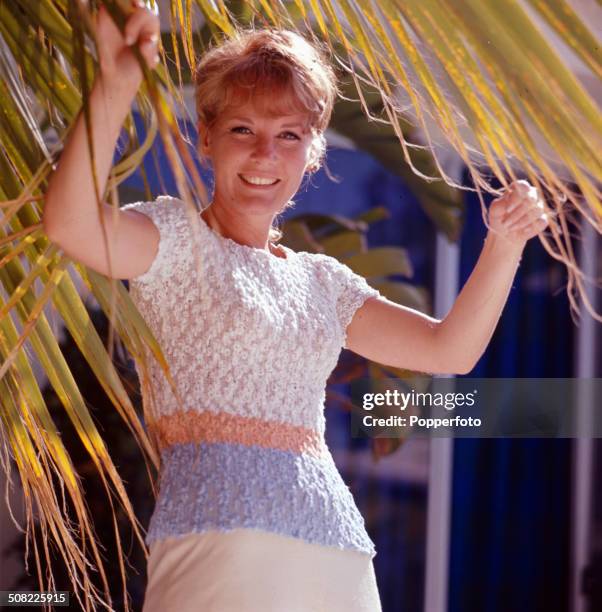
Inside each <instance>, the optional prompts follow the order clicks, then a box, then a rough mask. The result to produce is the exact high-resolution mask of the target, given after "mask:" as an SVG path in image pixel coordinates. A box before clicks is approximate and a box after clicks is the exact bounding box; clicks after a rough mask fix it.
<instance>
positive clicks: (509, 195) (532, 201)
mask: <svg viewBox="0 0 602 612" xmlns="http://www.w3.org/2000/svg"><path fill="white" fill-rule="evenodd" d="M549 222H550V214H549V213H547V212H545V205H544V202H543V200H542V198H541V196H540V195H539V193H538V191H537V189H536V188H535V187H533V185H531V184H530V183H529V182H528V181H525V180H520V181H514V182H513V183H512V184H511V185H510V186H509V187H508V189H506V190H505V191H504V193H503V194H502V195H501V196H500V197H499V198H496V199H495V200H493V201H492V202H491V206H490V208H489V228H490V230H491V231H493V232H494V233H496V234H498V235H500V236H501V237H502V238H504V239H505V240H507V241H509V242H511V243H513V244H517V245H524V244H525V243H526V242H527V240H529V239H530V238H533V237H534V236H537V234H539V233H541V232H543V230H545V228H546V227H547V226H548V225H549Z"/></svg>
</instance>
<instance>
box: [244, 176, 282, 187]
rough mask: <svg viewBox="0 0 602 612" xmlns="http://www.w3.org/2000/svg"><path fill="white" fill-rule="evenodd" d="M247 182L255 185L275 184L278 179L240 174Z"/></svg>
mask: <svg viewBox="0 0 602 612" xmlns="http://www.w3.org/2000/svg"><path fill="white" fill-rule="evenodd" d="M240 176H241V177H242V178H243V179H244V180H245V181H247V183H253V185H274V184H275V183H277V182H278V179H265V178H260V177H259V176H247V175H246V174H241V175H240Z"/></svg>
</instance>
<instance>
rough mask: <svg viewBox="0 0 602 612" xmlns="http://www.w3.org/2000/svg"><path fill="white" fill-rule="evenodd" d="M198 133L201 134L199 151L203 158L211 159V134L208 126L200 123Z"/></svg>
mask: <svg viewBox="0 0 602 612" xmlns="http://www.w3.org/2000/svg"><path fill="white" fill-rule="evenodd" d="M197 131H198V134H199V140H198V151H199V153H200V154H201V156H202V157H204V158H207V159H211V155H210V146H211V133H210V130H209V129H208V128H207V126H206V125H205V124H204V123H202V122H201V121H199V123H198V125H197Z"/></svg>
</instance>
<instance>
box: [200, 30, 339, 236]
mask: <svg viewBox="0 0 602 612" xmlns="http://www.w3.org/2000/svg"><path fill="white" fill-rule="evenodd" d="M224 36H225V35H224ZM194 86H195V105H196V111H197V121H198V123H199V124H201V123H202V124H203V125H204V126H206V127H207V128H210V127H211V126H212V125H213V124H214V122H215V121H216V120H217V118H218V117H219V115H220V112H221V111H222V110H223V109H224V108H227V107H228V106H229V105H230V104H232V103H233V102H234V101H236V104H246V103H247V102H248V101H249V100H250V99H251V98H253V99H254V100H255V101H256V103H261V105H262V107H263V108H262V112H265V113H266V114H268V115H271V114H273V115H284V114H292V113H293V112H298V113H306V114H307V115H308V119H309V130H310V132H311V134H312V147H311V165H310V167H309V172H316V171H317V170H318V169H319V168H320V167H321V165H322V162H323V160H324V158H325V155H326V138H325V137H324V132H325V130H326V128H327V127H328V124H329V122H330V118H331V115H332V110H333V107H334V103H335V100H336V97H337V94H339V89H338V86H337V77H336V74H335V72H334V70H333V68H332V66H331V64H330V61H329V59H328V55H327V46H326V45H325V44H323V43H318V42H314V41H312V42H310V41H309V40H307V39H306V38H304V37H303V36H302V35H300V34H298V33H296V32H293V31H290V30H285V29H276V28H261V29H255V28H253V27H251V28H244V29H236V30H235V32H234V34H233V35H232V36H231V37H224V38H223V40H221V41H218V42H216V43H214V44H213V46H211V47H210V48H209V49H208V50H207V51H205V53H204V54H203V55H202V56H201V58H200V59H199V61H198V63H197V65H196V67H195V71H194ZM272 230H273V231H272V236H277V237H276V239H279V238H280V237H281V234H280V232H279V230H277V229H275V228H272Z"/></svg>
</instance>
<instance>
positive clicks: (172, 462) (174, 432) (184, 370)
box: [123, 196, 380, 557]
mask: <svg viewBox="0 0 602 612" xmlns="http://www.w3.org/2000/svg"><path fill="white" fill-rule="evenodd" d="M126 209H132V210H137V211H140V212H142V213H144V214H145V215H147V216H149V217H150V218H151V219H152V220H153V222H154V224H155V225H156V226H157V228H158V230H159V233H160V242H159V248H158V252H157V255H156V257H155V259H154V260H153V262H152V264H151V266H150V268H149V269H148V270H147V271H146V272H145V273H144V274H142V275H140V276H138V277H136V278H134V279H131V280H130V285H129V291H130V294H131V297H132V300H133V301H134V303H135V304H136V306H137V307H138V309H139V311H140V313H141V314H142V315H143V317H144V319H145V321H146V322H147V324H148V326H149V328H150V329H151V330H152V332H153V334H154V335H155V338H156V339H157V340H158V341H159V343H160V345H161V347H162V349H163V354H164V356H165V358H166V360H167V363H168V364H169V368H170V372H171V376H172V378H173V380H174V382H175V387H176V389H177V391H178V395H179V396H180V399H181V404H180V405H179V404H178V401H177V398H176V396H174V393H173V392H172V387H171V386H170V385H169V383H168V381H167V379H166V377H165V375H164V373H163V370H162V369H161V367H160V366H159V364H158V363H157V362H156V361H155V359H154V357H152V356H151V354H150V352H149V351H148V349H147V348H146V347H145V349H144V350H145V355H146V358H147V359H146V361H147V364H148V368H149V376H150V387H151V392H152V396H153V399H154V403H153V405H152V406H151V393H145V391H144V390H143V392H142V400H143V404H144V408H145V414H152V415H153V422H152V423H148V424H147V425H148V426H149V428H153V429H154V433H155V434H156V436H157V440H158V441H159V448H160V451H161V471H160V483H159V494H158V497H157V503H156V506H155V509H154V512H153V515H152V517H151V521H150V525H149V530H148V533H147V536H146V543H147V545H150V543H151V542H153V541H155V540H159V539H162V538H166V537H177V536H181V535H185V534H189V533H202V532H204V531H207V530H222V531H223V530H230V529H235V528H249V529H259V530H264V531H269V532H275V533H278V534H282V535H287V536H292V537H296V538H301V539H303V540H305V541H307V542H311V543H318V544H322V545H325V546H335V547H338V548H340V549H352V550H356V551H361V552H363V553H367V554H369V555H370V556H371V557H374V556H375V555H376V551H375V548H374V543H373V542H372V540H371V539H370V538H369V536H368V534H367V533H366V530H365V524H364V520H363V518H362V516H361V514H360V512H359V510H358V509H357V507H356V505H355V502H354V499H353V496H352V494H351V491H350V490H349V488H348V487H347V486H346V484H345V483H344V481H343V479H342V478H341V475H340V474H339V472H338V470H337V467H336V465H335V463H334V460H333V457H332V455H331V453H330V451H329V449H328V447H327V446H326V443H325V439H324V432H325V418H324V400H325V387H326V381H327V379H328V377H329V375H330V373H331V372H332V370H333V369H334V367H335V366H336V364H337V362H338V358H339V354H340V352H341V348H342V347H343V346H344V345H345V341H346V328H347V325H348V324H349V323H350V321H351V319H352V317H353V314H354V312H355V311H356V310H357V309H358V308H359V307H360V306H361V305H362V304H363V302H364V301H365V300H366V299H368V298H370V297H377V296H379V295H380V293H379V292H378V291H377V290H376V289H374V288H372V287H370V286H369V285H368V283H367V282H366V280H365V279H364V278H362V277H361V276H358V275H357V274H355V273H354V272H352V271H351V269H350V268H349V267H348V266H346V265H344V264H342V263H340V262H339V261H337V260H336V259H334V258H333V257H330V256H327V255H323V254H316V253H307V252H295V251H292V250H291V249H289V248H287V247H284V250H285V252H286V259H285V258H281V257H278V256H276V255H274V254H273V253H270V252H268V251H266V250H264V249H260V248H255V247H250V246H247V245H241V244H238V243H237V242H235V241H233V240H231V239H229V238H226V237H223V236H220V235H219V234H218V233H216V232H215V231H214V230H212V229H211V228H210V227H209V226H208V225H207V224H206V223H205V221H204V220H203V219H202V217H201V216H200V215H198V214H195V212H194V211H193V212H191V211H190V210H188V208H187V207H186V206H185V204H184V202H183V201H182V200H179V199H176V198H173V197H171V196H160V197H159V198H157V200H156V201H152V202H137V203H134V204H128V205H126V206H124V207H123V210H126ZM136 370H137V373H138V375H139V377H141V374H142V373H141V369H140V364H139V363H138V361H136Z"/></svg>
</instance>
